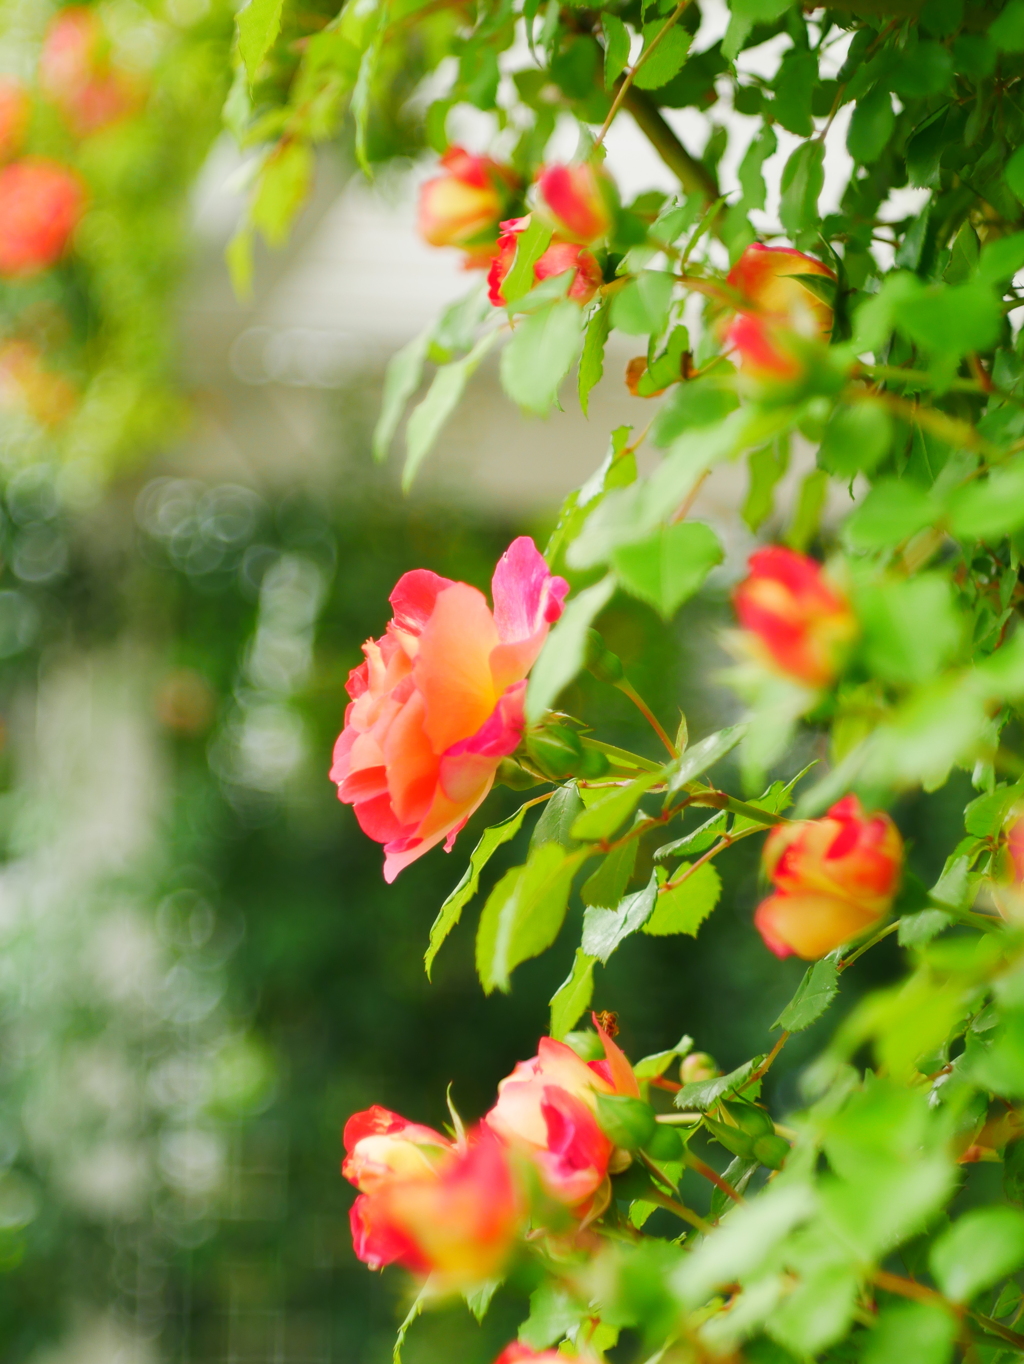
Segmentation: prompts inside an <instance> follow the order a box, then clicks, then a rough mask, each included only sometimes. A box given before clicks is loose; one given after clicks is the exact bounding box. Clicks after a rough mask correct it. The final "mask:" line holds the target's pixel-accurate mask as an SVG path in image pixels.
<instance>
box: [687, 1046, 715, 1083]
mask: <svg viewBox="0 0 1024 1364" xmlns="http://www.w3.org/2000/svg"><path fill="white" fill-rule="evenodd" d="M721 1073H722V1072H721V1071H720V1070H719V1069H718V1066H717V1065H716V1063H715V1060H714V1058H713V1057H711V1056H709V1055H708V1054H707V1052H706V1051H692V1052H690V1054H689V1056H684V1057H683V1059H682V1060H681V1061H680V1062H679V1078H680V1080H681V1081H682V1083H683V1084H684V1085H695V1084H700V1082H701V1081H702V1080H713V1079H714V1078H715V1076H716V1075H721Z"/></svg>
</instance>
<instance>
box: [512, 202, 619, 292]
mask: <svg viewBox="0 0 1024 1364" xmlns="http://www.w3.org/2000/svg"><path fill="white" fill-rule="evenodd" d="M529 225H530V217H529V214H527V216H526V217H525V218H510V219H509V220H508V221H507V222H504V223H502V225H501V232H502V235H501V238H500V240H499V241H498V249H497V252H496V253H495V255H494V258H493V260H492V261H491V268H490V273H489V274H488V276H487V285H488V296H489V298H490V300H491V302H492V303H493V304H494V306H495V307H496V308H503V307H504V306H505V303H506V301H507V300H506V298H505V295H504V294H503V292H502V286H503V284H504V283H505V278H506V276H507V275H508V272H509V271H510V270H511V269H512V263H513V261H514V260H515V257H516V244H517V241H518V238H519V237H520V235H521V234H522V233H523V232H525V231H526V229H527V228H528V227H529ZM569 270H571V271H573V277H572V281H571V283H570V285H569V290H568V293H567V295H566V297H567V298H571V299H573V300H574V301H575V302H576V303H579V304H581V305H582V304H584V303H589V302H590V300H591V299H592V298H593V297H594V295H595V294H596V293H597V291H598V289H599V288H600V287H601V284H602V282H603V278H604V277H603V276H602V274H601V267H600V266H599V265H598V263H597V261H596V259H595V258H594V256H593V255H592V254H591V253H590V252H589V251H584V250H583V248H582V247H580V246H579V245H578V244H577V243H575V242H564V241H553V242H552V243H551V245H550V246H549V247H548V249H547V250H546V251H545V252H544V253H543V255H542V256H541V257H540V259H539V260H538V261H537V262H536V264H535V265H534V267H533V278H534V283H535V284H540V283H541V281H542V280H545V279H550V278H551V277H552V276H554V275H564V274H565V273H566V272H567V271H569Z"/></svg>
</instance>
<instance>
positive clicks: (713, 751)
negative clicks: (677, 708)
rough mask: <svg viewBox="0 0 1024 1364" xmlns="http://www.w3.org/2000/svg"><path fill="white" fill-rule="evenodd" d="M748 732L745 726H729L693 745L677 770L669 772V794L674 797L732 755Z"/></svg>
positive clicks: (681, 759)
mask: <svg viewBox="0 0 1024 1364" xmlns="http://www.w3.org/2000/svg"><path fill="white" fill-rule="evenodd" d="M746 732H747V726H746V725H745V724H739V725H729V726H728V728H727V729H720V730H718V731H717V733H715V734H709V735H708V737H707V738H706V739H701V741H700V743H698V744H693V745H692V746H691V747H690V748H688V749H687V750H686V752H685V753H684V754H683V756H682V757H681V758H680V759H679V761H678V763H677V764H676V765H675V769H674V770H672V771H670V772H669V778H668V794H669V795H670V796H671V795H674V794H675V792H676V791H679V790H680V789H681V788H682V787H684V786H685V785H686V784H687V782H691V781H693V780H694V779H695V778H696V777H699V776H700V775H701V774H702V773H704V772H706V771H707V770H708V768H709V767H713V766H714V765H715V763H716V762H718V761H719V760H720V759H721V758H724V757H725V755H726V754H727V753H731V752H732V750H733V749H734V748H735V747H736V745H737V744H738V743H739V741H740V740H741V739H742V738H743V736H744V734H745V733H746Z"/></svg>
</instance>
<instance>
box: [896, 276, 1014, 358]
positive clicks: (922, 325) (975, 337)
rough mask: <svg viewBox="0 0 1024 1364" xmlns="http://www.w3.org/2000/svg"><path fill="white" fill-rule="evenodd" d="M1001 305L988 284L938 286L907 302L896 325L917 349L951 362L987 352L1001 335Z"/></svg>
mask: <svg viewBox="0 0 1024 1364" xmlns="http://www.w3.org/2000/svg"><path fill="white" fill-rule="evenodd" d="M1001 319H1002V312H1001V309H1000V307H999V301H998V299H997V298H996V296H995V294H994V293H993V292H992V290H991V289H990V288H989V287H988V286H987V285H985V284H984V283H981V282H980V281H979V282H969V283H967V284H936V285H933V286H932V287H931V288H929V289H926V290H922V291H921V292H920V293H919V294H916V295H914V296H913V297H911V298H908V299H906V301H905V302H904V304H903V307H902V308H901V309H900V311H899V313H898V315H897V318H896V322H897V326H898V327H899V329H900V331H902V332H903V333H905V335H906V336H908V337H909V338H910V340H911V341H913V342H914V343H915V345H918V346H921V347H922V349H924V350H926V351H928V352H929V353H931V354H935V353H938V354H941V355H944V356H949V357H951V358H957V357H959V356H961V355H967V354H968V353H969V352H970V351H975V350H987V349H988V348H989V346H991V345H993V344H994V343H995V341H996V339H997V337H998V335H999V326H1000V322H1001Z"/></svg>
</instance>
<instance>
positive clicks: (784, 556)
mask: <svg viewBox="0 0 1024 1364" xmlns="http://www.w3.org/2000/svg"><path fill="white" fill-rule="evenodd" d="M749 568H750V573H749V576H748V577H746V578H745V579H744V580H743V582H741V583H740V585H739V586H738V587H737V588H736V590H735V592H734V593H733V604H734V606H735V608H736V615H737V617H738V619H739V623H740V625H741V626H742V627H743V629H744V630H745V631H746V637H745V639H744V640H743V644H744V646H745V648H746V650H747V652H749V653H752V654H754V655H755V657H757V658H758V659H759V660H760V661H761V662H763V663H765V664H767V665H768V666H769V667H770V668H772V669H773V670H774V671H776V672H781V673H784V674H785V675H786V676H788V677H792V678H794V679H795V680H797V681H799V682H804V683H806V684H807V685H808V686H811V687H824V686H827V685H828V684H829V683H830V682H832V681H834V679H835V677H836V674H837V673H838V671H839V666H840V663H841V661H842V657H843V654H844V652H845V649H846V647H847V645H848V644H849V643H850V641H851V640H852V639H853V638H854V636H855V635H856V633H857V621H856V617H855V616H854V614H853V611H852V609H851V608H850V605H849V603H848V602H847V600H846V598H845V597H844V596H843V595H842V593H841V592H839V590H838V589H837V588H836V587H835V586H834V585H833V584H832V583H831V582H829V580H828V578H827V576H826V575H825V573H824V571H823V569H822V567H821V565H820V564H818V563H816V562H815V560H814V559H811V558H808V556H807V555H806V554H797V553H795V552H794V551H793V550H791V549H783V548H782V547H781V546H778V545H770V546H768V547H767V548H765V549H759V550H756V551H755V552H754V553H753V554H752V555H751V556H750V560H749Z"/></svg>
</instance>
